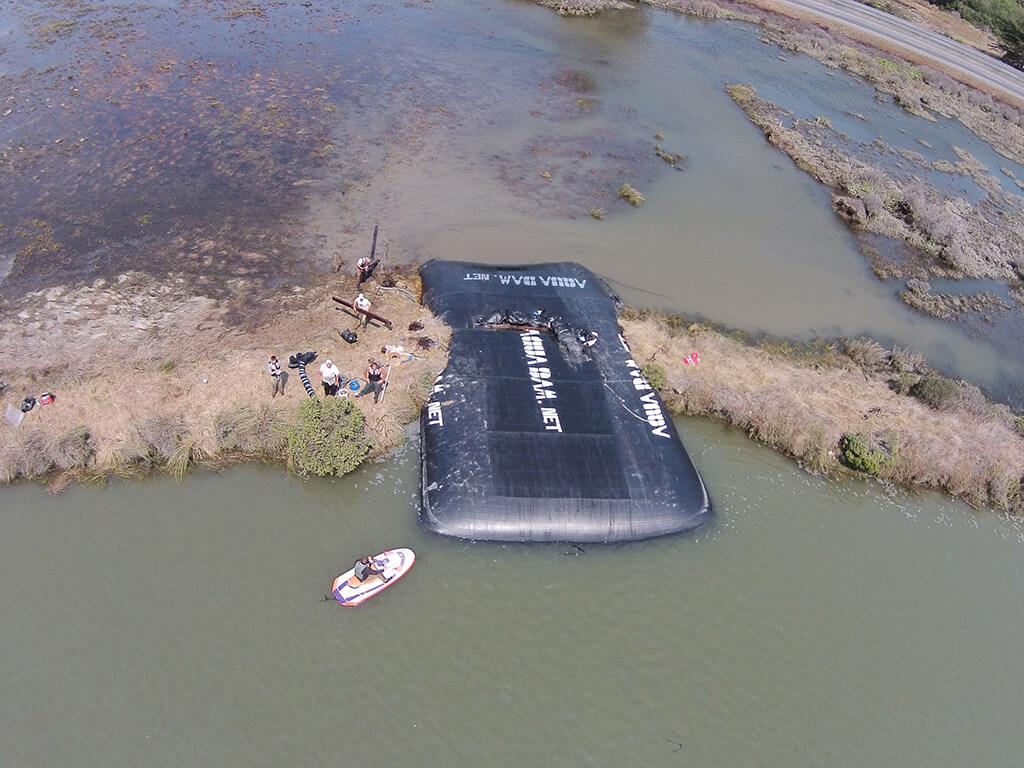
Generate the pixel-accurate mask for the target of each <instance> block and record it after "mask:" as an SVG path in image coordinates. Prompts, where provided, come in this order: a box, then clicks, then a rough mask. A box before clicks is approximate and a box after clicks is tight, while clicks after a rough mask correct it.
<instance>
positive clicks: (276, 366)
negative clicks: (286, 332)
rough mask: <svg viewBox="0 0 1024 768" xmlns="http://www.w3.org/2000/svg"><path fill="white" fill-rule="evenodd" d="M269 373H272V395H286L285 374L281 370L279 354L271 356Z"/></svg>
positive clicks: (268, 365)
mask: <svg viewBox="0 0 1024 768" xmlns="http://www.w3.org/2000/svg"><path fill="white" fill-rule="evenodd" d="M267 373H268V374H270V386H271V394H270V396H271V397H272V398H274V397H277V396H278V394H280V395H284V374H283V372H282V371H281V363H280V362H278V360H277V355H271V356H270V362H268V363H267Z"/></svg>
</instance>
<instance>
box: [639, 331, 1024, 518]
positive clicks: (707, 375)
mask: <svg viewBox="0 0 1024 768" xmlns="http://www.w3.org/2000/svg"><path fill="white" fill-rule="evenodd" d="M622 326H623V329H624V332H625V336H626V339H627V341H628V342H629V345H630V348H631V349H632V352H633V356H634V359H635V360H636V361H637V362H638V363H639V364H640V365H641V366H644V365H647V364H650V363H654V362H656V363H658V364H659V365H661V366H662V367H663V368H664V369H665V371H666V372H667V379H666V384H665V389H664V391H663V396H664V399H665V401H666V404H667V406H668V407H669V409H670V410H672V411H673V412H675V413H686V414H692V415H697V416H710V417H713V418H716V419H719V420H721V421H724V422H726V423H728V424H731V425H733V426H736V427H738V428H740V429H743V430H744V431H746V432H747V433H748V434H749V435H750V436H751V437H753V438H755V439H757V440H760V441H761V442H764V443H766V444H768V445H770V446H772V447H774V448H776V449H779V450H781V451H784V452H785V453H787V454H789V455H790V456H793V457H795V458H796V459H798V460H799V461H800V463H801V464H802V465H803V466H805V467H806V468H808V469H810V470H813V471H820V472H827V473H833V474H841V473H845V472H846V470H845V469H844V468H843V467H842V465H841V464H840V462H839V455H838V445H839V441H840V438H841V437H842V436H843V435H844V434H846V433H868V434H872V433H882V432H884V431H886V430H891V431H892V434H893V435H894V436H895V440H896V444H897V446H898V450H897V455H896V459H895V461H894V462H892V464H891V466H887V467H886V468H885V469H884V470H883V471H882V472H880V477H881V478H882V479H884V480H887V481H890V482H894V483H898V484H900V485H902V486H903V487H907V488H934V489H939V490H943V491H945V492H947V493H949V494H950V495H952V496H954V497H956V498H959V499H962V500H964V501H966V502H968V503H970V504H973V505H976V506H979V505H988V506H991V507H993V508H996V509H999V510H1003V511H1007V512H1011V513H1014V514H1024V490H1022V482H1024V436H1022V435H1021V433H1020V432H1019V431H1017V430H1016V429H1015V427H1014V418H1013V416H1012V414H1009V413H1008V411H1007V409H1005V407H1000V406H994V405H992V404H991V403H987V407H982V406H981V405H980V404H979V401H978V398H979V396H980V394H981V393H980V392H978V391H977V390H976V388H971V387H970V386H967V387H966V388H965V387H964V386H963V385H961V393H963V392H964V391H965V390H966V391H967V392H968V394H967V395H963V394H961V397H960V400H959V402H958V404H957V405H956V406H955V407H952V408H950V409H948V410H942V411H938V410H935V409H933V408H929V407H928V406H927V405H926V404H924V403H922V402H921V401H920V400H918V399H916V398H914V397H911V396H909V395H906V394H899V393H898V392H897V391H894V390H895V389H896V387H894V385H893V380H894V379H895V378H896V377H898V376H899V375H900V373H899V371H898V370H897V369H895V368H893V367H892V365H891V364H885V363H884V360H885V359H891V358H893V357H895V359H896V360H898V361H899V365H900V366H906V367H912V368H914V369H917V368H919V367H920V365H921V360H920V356H918V355H916V354H913V353H908V352H906V351H905V350H900V351H899V354H889V353H886V354H885V355H883V354H881V353H882V352H884V350H882V349H881V347H880V346H879V347H877V348H876V346H875V344H874V343H873V342H871V341H870V340H866V339H861V340H858V341H857V342H856V343H853V344H852V347H850V346H848V347H847V348H848V349H852V351H853V352H854V354H855V355H856V356H857V357H858V358H859V359H860V360H861V361H862V362H863V363H864V365H861V364H860V363H859V362H855V361H854V359H852V358H851V357H849V356H848V355H841V356H839V357H831V356H829V355H827V354H817V355H813V356H806V357H802V356H799V355H783V354H778V353H777V352H772V353H769V352H767V351H765V349H762V348H759V347H755V346H750V345H747V344H745V343H743V342H741V341H738V340H736V339H733V338H729V337H727V336H726V335H724V334H723V333H720V332H718V331H716V330H713V329H711V328H710V327H708V326H704V325H700V324H690V325H684V324H682V323H680V322H679V320H678V319H677V318H668V317H659V316H658V315H657V314H653V313H637V312H626V313H624V315H623V318H622ZM693 352H697V353H698V355H699V358H700V363H699V364H698V365H686V364H684V362H683V359H684V358H685V357H686V356H687V355H690V354H692V353H693ZM986 402H987V401H986Z"/></svg>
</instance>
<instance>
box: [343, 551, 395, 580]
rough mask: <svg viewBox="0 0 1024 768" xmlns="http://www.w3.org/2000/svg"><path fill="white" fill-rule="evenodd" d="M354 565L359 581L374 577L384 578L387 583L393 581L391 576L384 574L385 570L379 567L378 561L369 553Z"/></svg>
mask: <svg viewBox="0 0 1024 768" xmlns="http://www.w3.org/2000/svg"><path fill="white" fill-rule="evenodd" d="M352 567H353V569H354V570H355V572H356V578H357V579H358V580H359V581H364V582H365V581H369V580H370V579H372V578H374V577H377V578H380V579H382V580H383V581H384V583H385V584H386V583H387V582H389V581H391V579H390V578H388V577H387V576H385V575H384V571H382V570H381V569H380V568H378V567H377V561H376V560H374V559H373V558H372V557H370V556H369V555H363V556H362V557H360V558H359V559H358V560H356V563H355V565H354V566H352Z"/></svg>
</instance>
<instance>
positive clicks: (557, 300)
mask: <svg viewBox="0 0 1024 768" xmlns="http://www.w3.org/2000/svg"><path fill="white" fill-rule="evenodd" d="M420 275H421V277H422V279H423V303H424V304H425V305H426V306H428V307H429V308H430V309H431V310H432V311H433V312H434V313H435V314H436V315H438V316H440V317H442V318H443V319H444V320H445V321H446V322H447V323H448V324H449V325H450V326H451V327H452V329H453V331H452V338H451V348H450V351H449V360H448V366H447V368H445V370H444V371H443V372H442V373H441V375H440V376H438V378H437V380H436V382H435V384H434V388H433V390H432V391H431V394H430V399H429V401H428V403H427V406H426V408H425V409H424V411H423V415H422V417H421V422H420V427H421V432H422V448H421V450H422V459H423V474H422V480H421V482H422V489H421V490H422V494H421V497H422V509H421V515H422V518H423V521H424V524H425V525H426V526H427V527H428V528H429V529H430V530H432V531H435V532H437V533H440V534H443V535H447V536H457V537H460V538H465V539H483V540H495V541H570V542H613V541H629V540H635V539H644V538H649V537H651V536H661V535H664V534H669V533H678V532H680V531H686V530H689V529H692V528H696V527H697V526H699V525H701V524H702V523H704V522H705V521H706V520H708V519H709V518H710V516H711V504H710V502H709V500H708V495H707V491H706V489H705V487H704V482H703V480H701V477H700V474H698V472H697V469H696V468H695V467H694V465H693V462H692V461H691V459H690V457H689V455H688V454H687V453H686V449H685V448H684V447H683V445H682V443H681V442H680V441H679V436H678V434H677V433H676V429H675V426H674V425H673V423H672V420H671V418H669V416H668V413H667V412H666V411H665V409H664V407H663V404H662V402H661V400H660V398H659V397H658V394H657V393H656V392H655V391H654V390H653V389H652V388H651V386H650V384H648V383H647V381H646V380H645V379H644V377H643V375H642V374H641V372H640V367H639V365H638V364H637V363H636V362H635V361H634V360H633V359H632V357H631V355H630V352H629V348H628V347H627V346H626V342H625V340H624V339H623V338H622V335H621V334H620V332H619V325H618V319H617V315H616V299H615V297H614V296H613V295H612V294H611V293H610V292H609V290H608V289H607V288H606V286H605V285H604V283H603V282H602V281H601V280H600V279H598V278H597V277H596V276H595V275H594V274H593V273H592V272H590V271H589V270H588V269H586V268H585V267H583V266H581V265H579V264H575V263H571V262H559V263H551V264H536V265H531V266H514V267H513V266H501V267H495V266H492V265H485V264H472V263H467V262H451V261H436V260H435V261H429V262H427V263H426V264H424V265H423V266H422V267H421V268H420Z"/></svg>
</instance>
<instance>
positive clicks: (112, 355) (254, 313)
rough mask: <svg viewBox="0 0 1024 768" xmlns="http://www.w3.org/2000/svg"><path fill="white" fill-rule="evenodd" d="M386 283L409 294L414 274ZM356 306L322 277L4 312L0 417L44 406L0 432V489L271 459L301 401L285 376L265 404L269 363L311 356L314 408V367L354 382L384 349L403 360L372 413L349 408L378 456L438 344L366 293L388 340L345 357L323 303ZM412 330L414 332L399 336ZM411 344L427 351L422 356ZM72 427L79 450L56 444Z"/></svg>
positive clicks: (424, 321)
mask: <svg viewBox="0 0 1024 768" xmlns="http://www.w3.org/2000/svg"><path fill="white" fill-rule="evenodd" d="M395 277H396V283H397V284H398V285H399V287H402V288H404V289H405V290H406V291H409V292H410V293H411V294H412V295H414V296H418V295H419V282H418V278H417V277H415V275H413V274H403V273H396V275H395ZM239 290H240V291H241V292H243V293H244V286H241V287H240V288H239ZM355 293H356V291H355V280H354V278H352V277H349V276H344V277H338V276H335V275H331V276H323V277H320V278H317V279H315V280H314V281H313V282H312V283H311V284H310V285H308V286H304V287H302V288H291V289H282V290H281V291H280V292H279V293H278V294H277V295H274V296H267V297H252V298H250V299H248V300H247V301H246V302H241V301H229V302H223V303H218V302H215V301H212V300H209V299H204V298H199V297H194V296H189V295H187V294H186V293H185V292H184V290H181V291H179V290H178V289H177V288H176V287H175V285H174V284H173V283H169V284H157V283H155V282H153V281H151V280H149V279H148V278H145V277H143V276H141V275H134V276H132V277H131V278H130V279H128V280H125V281H122V283H121V284H113V285H108V284H103V283H98V284H96V285H93V286H86V287H81V288H76V289H73V290H69V289H64V288H55V289H51V290H49V291H46V292H43V293H38V294H33V295H30V296H27V297H25V298H23V299H22V300H20V301H19V302H18V303H17V304H15V305H14V306H10V307H5V311H4V314H3V315H2V317H0V344H2V346H0V348H2V349H3V350H4V353H3V357H2V358H0V378H3V379H4V380H5V381H6V382H7V383H8V384H9V385H10V386H9V387H8V388H7V389H6V390H5V391H4V392H3V395H2V397H0V413H2V412H3V409H4V408H5V407H6V405H7V404H8V403H11V404H13V405H15V406H17V404H18V403H20V402H21V399H22V398H23V397H24V396H25V395H27V394H34V395H38V394H39V393H40V392H42V391H45V390H51V391H53V392H54V393H55V394H56V395H57V399H56V401H55V402H54V403H53V404H51V405H46V406H36V408H35V409H34V410H33V411H31V412H29V413H28V414H26V415H25V419H24V422H23V423H22V426H21V427H19V428H17V429H15V428H12V427H11V426H10V425H7V424H0V481H5V482H9V481H11V480H12V479H14V478H15V477H18V476H23V477H34V478H39V477H44V476H47V475H49V476H53V473H54V471H55V470H57V469H65V468H73V467H72V465H74V468H80V467H81V466H82V465H83V463H84V465H87V467H88V471H87V473H86V474H89V475H92V476H100V477H102V476H104V475H109V474H117V475H128V476H131V475H135V474H138V473H140V472H142V473H144V472H147V471H152V470H153V469H154V468H158V469H162V470H166V471H169V472H171V473H173V474H177V475H180V474H181V473H183V472H185V471H187V470H188V468H190V467H192V466H194V465H195V464H197V463H201V462H204V461H223V460H230V459H231V458H232V457H233V458H234V459H245V458H251V457H254V456H256V455H258V456H260V457H263V458H269V459H274V458H278V457H283V451H284V441H283V429H284V427H285V426H286V425H287V424H288V423H289V422H290V421H291V420H293V419H294V412H295V411H296V410H297V407H298V405H299V403H301V402H302V400H303V399H305V398H306V397H307V395H306V392H305V390H304V389H303V387H302V384H301V383H300V381H299V376H298V373H297V371H295V370H290V371H288V373H289V379H288V382H287V385H286V388H285V394H284V395H283V396H279V397H276V398H273V399H272V398H271V395H270V388H269V379H268V376H267V374H266V362H267V360H268V359H269V356H270V355H271V354H276V355H277V357H278V359H279V360H281V361H282V362H283V363H284V364H287V361H288V357H289V356H290V355H292V354H295V353H297V352H306V351H310V350H314V351H316V352H317V353H318V357H317V360H316V361H315V362H314V363H313V364H312V365H311V366H310V369H309V373H310V377H311V379H312V380H313V382H314V385H315V386H316V389H317V394H318V395H320V394H321V392H322V390H321V389H320V387H319V382H318V379H319V376H318V374H317V371H318V368H319V365H320V363H321V362H322V361H323V360H325V359H326V358H328V357H329V358H331V359H332V360H333V361H334V362H335V363H336V364H337V365H338V367H339V368H340V369H341V371H342V373H344V374H346V375H348V376H351V377H355V376H360V377H361V376H363V375H364V372H365V369H366V365H367V359H368V358H371V357H374V358H381V357H382V356H381V354H380V348H381V347H382V346H383V345H384V344H392V345H401V346H404V347H405V349H407V350H409V351H410V352H412V353H413V354H414V355H416V359H414V360H412V361H409V362H403V363H400V364H398V363H395V364H394V365H393V367H392V371H391V375H390V379H389V385H388V394H387V397H386V398H385V401H384V403H383V404H381V405H379V406H375V405H373V403H372V402H371V401H369V400H368V399H366V401H365V402H364V401H363V400H356V401H355V402H356V404H357V405H359V406H360V407H361V408H363V410H364V411H366V413H367V426H368V432H369V438H370V441H371V442H372V444H373V446H374V449H373V451H374V454H375V455H380V454H382V453H385V452H387V450H389V449H390V448H392V447H394V445H396V444H397V443H398V442H400V441H401V436H402V428H403V427H404V424H405V423H407V421H408V420H409V419H411V418H413V417H414V413H413V408H412V406H411V405H410V404H411V403H415V402H418V401H421V400H422V399H423V398H424V393H425V389H424V382H425V381H430V382H432V381H433V378H434V376H435V375H436V374H437V373H438V372H439V371H440V370H441V368H443V367H444V364H445V362H446V360H447V342H448V338H449V331H448V329H447V328H446V326H445V325H444V324H443V323H441V322H440V321H439V320H438V319H437V318H434V317H433V316H432V315H431V314H430V313H429V312H428V311H427V310H426V309H424V308H423V307H422V306H420V305H419V304H418V303H416V302H415V301H411V300H410V299H409V298H407V297H406V296H404V295H402V294H401V293H400V292H397V291H383V290H382V291H376V290H375V284H371V285H370V286H369V289H368V290H366V287H365V286H364V293H366V294H367V296H368V297H369V298H370V299H371V301H372V302H373V310H374V311H375V312H377V313H378V314H380V315H382V316H384V317H387V318H389V319H390V320H391V321H392V323H393V326H392V327H393V330H388V329H387V328H385V327H384V326H381V325H377V324H371V325H370V326H369V327H368V328H367V329H365V330H360V331H359V332H358V333H359V341H358V342H357V343H355V344H348V343H346V342H345V341H343V340H342V339H341V336H340V333H339V332H340V331H341V330H343V329H352V328H355V327H356V324H357V323H356V319H355V318H354V317H353V316H352V315H351V314H350V313H348V312H347V311H346V310H344V309H343V308H341V305H339V304H337V303H336V302H334V301H332V299H331V296H332V295H337V296H342V297H346V298H352V297H354V296H355ZM239 307H242V308H243V309H244V311H241V312H240V311H239ZM413 322H417V323H419V324H420V325H421V326H422V328H421V329H418V330H416V331H410V330H408V326H409V325H410V324H411V323H413ZM423 337H427V338H430V339H433V340H435V341H437V342H438V345H437V346H436V347H430V348H428V349H424V348H421V347H420V346H419V345H418V341H419V339H420V338H423ZM204 380H205V383H204ZM72 424H79V425H83V426H82V427H81V428H80V430H84V431H85V432H87V433H88V434H89V436H90V437H89V441H88V449H87V448H86V447H85V446H84V445H83V441H82V433H81V431H79V432H75V433H72V432H71V431H69V429H68V425H72ZM89 450H91V451H92V454H91V455H89V457H88V459H83V458H82V455H83V451H86V452H88V451H89ZM76 457H77V458H76ZM82 476H84V475H82Z"/></svg>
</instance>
